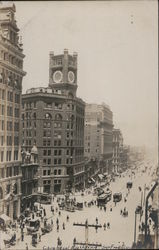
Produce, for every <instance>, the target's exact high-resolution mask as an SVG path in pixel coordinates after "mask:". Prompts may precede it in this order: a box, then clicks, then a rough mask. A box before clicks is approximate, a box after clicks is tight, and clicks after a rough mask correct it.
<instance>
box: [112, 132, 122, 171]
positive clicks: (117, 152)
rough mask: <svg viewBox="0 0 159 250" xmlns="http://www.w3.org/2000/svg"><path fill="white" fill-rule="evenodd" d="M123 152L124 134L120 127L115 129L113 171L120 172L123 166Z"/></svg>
mask: <svg viewBox="0 0 159 250" xmlns="http://www.w3.org/2000/svg"><path fill="white" fill-rule="evenodd" d="M122 153H123V136H122V133H121V131H120V129H113V160H112V165H113V172H114V173H118V172H119V170H120V168H121V163H122V162H121V155H122Z"/></svg>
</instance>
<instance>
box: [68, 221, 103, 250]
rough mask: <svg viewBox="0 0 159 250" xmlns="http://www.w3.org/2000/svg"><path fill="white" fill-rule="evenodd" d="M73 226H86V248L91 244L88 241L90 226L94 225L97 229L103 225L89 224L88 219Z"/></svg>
mask: <svg viewBox="0 0 159 250" xmlns="http://www.w3.org/2000/svg"><path fill="white" fill-rule="evenodd" d="M73 226H80V227H85V246H86V248H88V245H90V244H89V243H88V230H89V227H94V228H95V229H96V230H97V229H98V228H101V227H102V225H98V224H88V220H86V222H85V223H73ZM76 244H77V243H76ZM78 244H80V243H78Z"/></svg>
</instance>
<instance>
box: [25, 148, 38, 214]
mask: <svg viewBox="0 0 159 250" xmlns="http://www.w3.org/2000/svg"><path fill="white" fill-rule="evenodd" d="M21 168H22V182H21V190H22V206H21V209H22V211H23V210H24V209H25V208H31V207H32V206H33V203H34V201H36V197H37V193H38V182H39V179H38V177H39V175H38V170H39V163H38V150H37V147H36V146H35V145H34V146H33V148H32V149H31V152H30V153H29V152H26V151H22V165H21Z"/></svg>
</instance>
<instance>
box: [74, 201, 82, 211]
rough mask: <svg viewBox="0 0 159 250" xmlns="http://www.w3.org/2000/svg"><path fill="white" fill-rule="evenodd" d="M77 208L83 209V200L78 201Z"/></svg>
mask: <svg viewBox="0 0 159 250" xmlns="http://www.w3.org/2000/svg"><path fill="white" fill-rule="evenodd" d="M75 208H76V209H77V210H83V202H77V203H76V205H75Z"/></svg>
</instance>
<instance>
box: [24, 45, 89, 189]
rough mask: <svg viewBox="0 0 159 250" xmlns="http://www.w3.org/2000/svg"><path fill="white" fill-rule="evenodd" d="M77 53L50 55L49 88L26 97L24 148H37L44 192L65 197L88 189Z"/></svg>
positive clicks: (34, 91) (35, 89) (27, 149)
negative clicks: (78, 91)
mask: <svg viewBox="0 0 159 250" xmlns="http://www.w3.org/2000/svg"><path fill="white" fill-rule="evenodd" d="M76 90H77V53H74V54H73V55H70V54H69V53H68V50H66V49H65V50H64V53H63V54H61V55H54V53H53V52H51V53H50V65H49V86H48V87H46V88H44V87H39V88H31V89H29V90H27V91H26V94H24V95H23V97H22V138H23V139H22V145H23V149H24V150H25V151H27V152H31V148H32V147H33V145H36V146H37V149H38V154H39V164H40V168H41V169H42V176H41V179H42V185H41V192H44V193H45V192H47V193H61V192H63V191H66V190H69V189H72V188H76V189H78V188H81V187H83V186H84V114H85V103H84V102H83V101H82V100H81V99H80V98H78V97H77V96H76Z"/></svg>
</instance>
